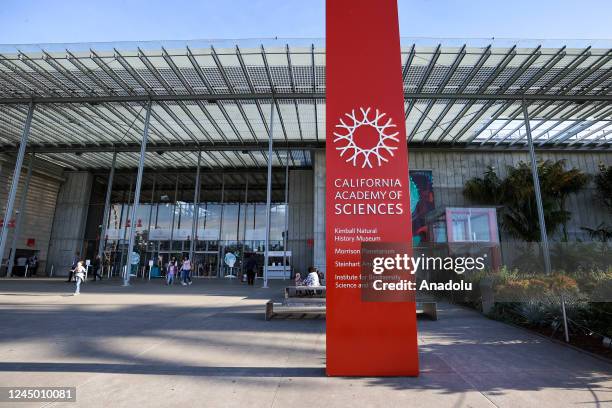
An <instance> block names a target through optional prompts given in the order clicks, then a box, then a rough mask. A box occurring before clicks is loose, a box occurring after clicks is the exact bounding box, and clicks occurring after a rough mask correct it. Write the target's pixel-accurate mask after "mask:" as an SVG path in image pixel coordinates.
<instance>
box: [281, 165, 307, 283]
mask: <svg viewBox="0 0 612 408" xmlns="http://www.w3.org/2000/svg"><path fill="white" fill-rule="evenodd" d="M312 191H313V171H312V170H291V171H290V172H289V241H288V243H287V247H288V249H289V250H290V251H291V254H292V264H293V269H294V272H300V273H301V274H302V276H304V272H306V270H307V268H308V267H309V266H310V265H312V236H313V235H312V234H313V200H312Z"/></svg>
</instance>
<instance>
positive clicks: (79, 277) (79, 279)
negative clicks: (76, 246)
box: [74, 261, 85, 296]
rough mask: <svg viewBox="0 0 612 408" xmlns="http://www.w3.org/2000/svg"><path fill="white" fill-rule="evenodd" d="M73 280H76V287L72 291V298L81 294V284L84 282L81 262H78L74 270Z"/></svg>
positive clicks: (83, 269)
mask: <svg viewBox="0 0 612 408" xmlns="http://www.w3.org/2000/svg"><path fill="white" fill-rule="evenodd" d="M74 279H75V280H76V286H75V289H74V296H77V295H80V294H81V283H83V281H84V280H85V267H84V266H83V261H78V262H77V264H76V267H75V268H74Z"/></svg>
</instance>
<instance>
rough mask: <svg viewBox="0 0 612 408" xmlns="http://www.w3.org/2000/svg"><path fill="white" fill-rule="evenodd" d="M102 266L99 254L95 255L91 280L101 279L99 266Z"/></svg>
mask: <svg viewBox="0 0 612 408" xmlns="http://www.w3.org/2000/svg"><path fill="white" fill-rule="evenodd" d="M101 267H102V262H100V256H99V255H96V258H95V259H94V261H93V281H94V282H95V281H96V278H98V279H100V280H102V275H101V273H100V268H101Z"/></svg>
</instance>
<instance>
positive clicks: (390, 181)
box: [326, 0, 419, 376]
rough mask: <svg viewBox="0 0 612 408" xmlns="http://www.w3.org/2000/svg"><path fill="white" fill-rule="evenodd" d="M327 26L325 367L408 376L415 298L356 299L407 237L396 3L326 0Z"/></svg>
mask: <svg viewBox="0 0 612 408" xmlns="http://www.w3.org/2000/svg"><path fill="white" fill-rule="evenodd" d="M326 24H327V35H326V39H327V40H326V42H327V44H326V65H327V67H326V76H327V77H326V83H327V96H326V102H327V103H326V109H327V111H326V120H327V137H326V141H327V143H326V152H327V153H326V162H327V163H326V166H327V167H326V173H327V176H326V177H327V191H326V251H327V268H326V276H327V317H326V324H327V348H326V350H327V374H328V375H334V376H416V375H418V372H419V368H418V354H417V332H416V304H415V302H414V297H412V299H409V298H398V297H397V296H391V298H389V299H387V300H386V298H385V297H384V296H370V294H367V296H364V295H363V292H364V289H363V280H362V270H361V262H362V258H361V257H362V255H363V254H362V246H363V245H364V244H368V245H370V244H372V243H381V244H384V245H391V246H394V247H402V245H403V247H405V248H407V250H408V251H409V250H410V245H411V241H412V237H411V235H412V227H411V216H410V196H409V180H408V152H407V148H406V129H405V118H404V94H403V84H402V71H401V63H402V62H401V55H400V43H399V28H398V16H397V3H396V0H378V1H374V0H327V14H326ZM396 244H398V245H396ZM366 292H367V291H366Z"/></svg>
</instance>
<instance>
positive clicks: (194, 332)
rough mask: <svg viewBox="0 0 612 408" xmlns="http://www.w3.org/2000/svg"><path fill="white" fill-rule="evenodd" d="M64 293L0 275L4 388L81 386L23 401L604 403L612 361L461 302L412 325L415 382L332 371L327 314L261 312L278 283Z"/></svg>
mask: <svg viewBox="0 0 612 408" xmlns="http://www.w3.org/2000/svg"><path fill="white" fill-rule="evenodd" d="M259 285H261V283H259ZM72 289H73V286H72V285H69V284H67V283H64V282H63V281H62V280H59V279H56V280H45V279H32V280H17V279H15V280H6V279H3V280H1V281H0V308H1V311H0V385H2V386H76V387H77V403H76V404H75V403H64V404H56V403H37V404H34V403H22V404H19V405H18V406H19V407H28V406H58V405H65V406H83V407H134V406H136V407H167V406H183V407H190V406H201V407H291V408H295V407H311V408H312V407H327V408H331V407H344V406H356V407H385V408H391V407H468V406H469V407H493V406H499V407H528V406H529V407H538V408H544V407H561V406H568V407H573V406H586V407H603V406H612V365H611V364H609V363H606V362H604V361H601V360H598V359H595V358H593V357H591V356H589V355H587V354H585V353H581V352H578V351H575V350H573V349H571V348H568V347H565V346H562V345H559V344H556V343H553V342H550V341H548V340H547V339H544V338H542V337H539V336H536V335H532V334H530V333H528V332H526V331H523V330H521V329H517V328H514V327H511V326H508V325H505V324H503V323H499V322H496V321H492V320H489V319H486V318H484V317H482V316H481V315H480V314H478V313H476V312H473V311H470V310H467V309H464V308H461V307H457V306H450V305H442V306H441V310H440V311H439V320H438V321H436V322H434V321H429V320H425V319H419V346H420V361H421V370H422V374H421V376H420V377H418V378H328V377H326V376H325V372H324V367H325V320H324V319H320V318H319V319H316V318H309V319H275V320H272V321H270V322H266V321H265V320H264V303H265V302H266V301H267V300H268V299H269V298H270V297H271V296H277V295H278V294H280V293H281V285H280V282H273V285H272V288H270V289H262V288H260V287H255V288H250V287H247V286H245V285H243V284H241V283H239V282H234V281H232V282H227V281H216V280H214V281H213V280H203V279H199V280H196V281H195V283H194V284H193V285H192V286H189V287H182V286H173V287H166V286H164V285H163V284H162V283H161V282H160V281H153V282H146V281H145V282H142V281H137V282H135V284H134V285H132V286H131V287H129V288H123V287H121V286H120V284H119V282H117V281H113V282H109V281H104V282H102V283H100V282H96V283H87V284H86V285H85V286H84V288H83V293H82V294H81V295H80V296H77V297H73V296H69V294H70V292H71V290H72ZM375 346H376V345H372V347H375ZM363 352H364V353H367V349H364V350H363ZM357 357H358V356H356V358H357ZM4 405H5V406H8V404H4ZM0 406H2V404H0Z"/></svg>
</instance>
